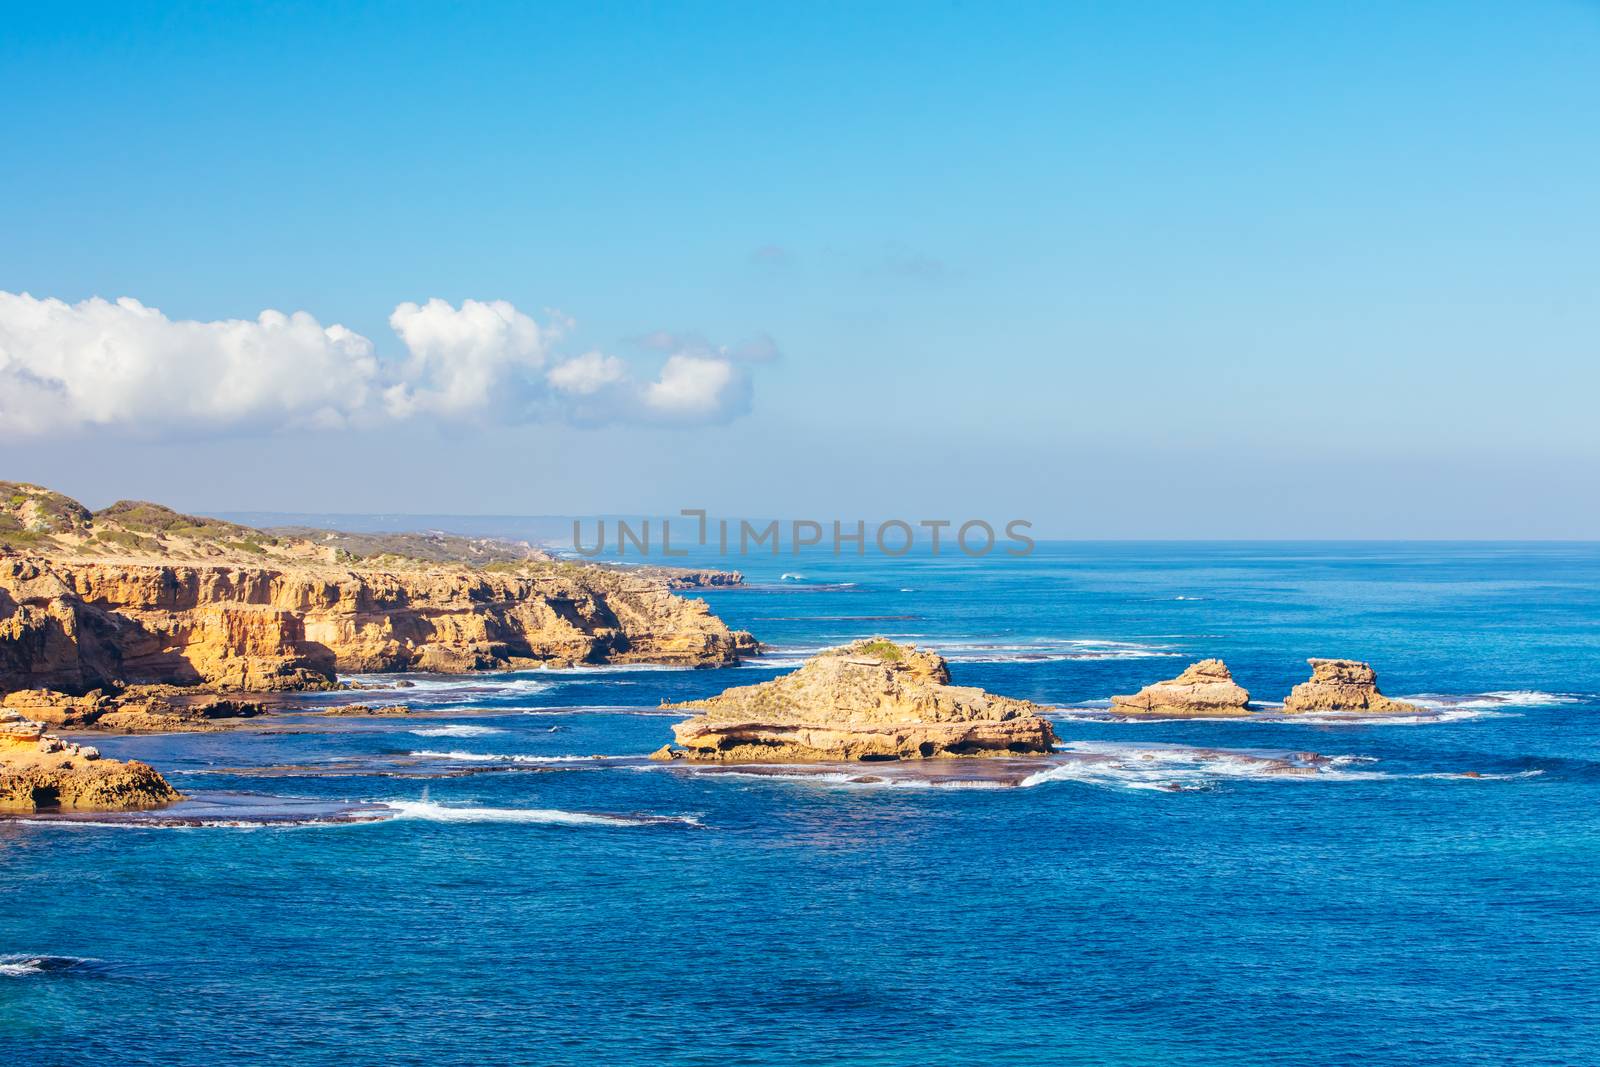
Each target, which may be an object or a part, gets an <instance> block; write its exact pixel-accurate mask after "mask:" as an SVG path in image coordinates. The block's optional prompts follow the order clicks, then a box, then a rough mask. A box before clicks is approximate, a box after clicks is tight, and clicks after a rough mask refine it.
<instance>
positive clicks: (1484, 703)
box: [1399, 689, 1581, 711]
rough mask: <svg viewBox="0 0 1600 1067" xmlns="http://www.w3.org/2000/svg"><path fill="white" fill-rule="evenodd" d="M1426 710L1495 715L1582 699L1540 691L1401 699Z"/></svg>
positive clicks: (1421, 695)
mask: <svg viewBox="0 0 1600 1067" xmlns="http://www.w3.org/2000/svg"><path fill="white" fill-rule="evenodd" d="M1399 699H1401V700H1407V701H1410V702H1411V703H1413V704H1421V705H1422V706H1423V707H1425V708H1447V709H1455V708H1461V709H1467V710H1482V711H1494V710H1496V709H1498V708H1548V707H1554V706H1556V705H1560V704H1578V703H1581V698H1579V697H1576V696H1569V695H1566V694H1563V693H1546V692H1544V691H1542V690H1539V689H1499V690H1495V691H1493V692H1489V693H1469V694H1467V695H1465V696H1450V695H1446V694H1440V693H1420V694H1418V695H1417V696H1409V697H1400V698H1399Z"/></svg>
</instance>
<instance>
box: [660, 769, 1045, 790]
mask: <svg viewBox="0 0 1600 1067" xmlns="http://www.w3.org/2000/svg"><path fill="white" fill-rule="evenodd" d="M640 769H641V770H653V769H654V768H640ZM698 773H701V774H703V775H704V776H705V777H708V778H742V779H746V780H752V781H760V782H802V783H804V784H806V785H825V786H833V787H836V788H845V789H1010V788H1013V785H1012V783H1010V782H1003V781H996V780H994V779H981V778H922V777H915V776H902V775H895V774H894V773H893V772H887V773H879V772H877V771H867V770H861V771H805V770H799V769H791V770H783V771H753V770H751V771H726V770H705V771H701V772H698Z"/></svg>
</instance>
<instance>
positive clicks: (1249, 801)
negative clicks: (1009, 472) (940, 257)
mask: <svg viewBox="0 0 1600 1067" xmlns="http://www.w3.org/2000/svg"><path fill="white" fill-rule="evenodd" d="M737 562H738V564H739V565H740V566H742V567H743V568H744V569H745V570H746V571H747V572H748V573H750V574H751V575H752V578H753V579H754V580H755V581H756V582H757V585H756V586H755V587H753V588H750V589H745V590H731V591H726V592H716V593H712V594H709V595H708V596H707V599H708V600H710V601H711V602H712V605H713V607H714V608H715V609H716V610H717V611H718V612H719V613H721V614H722V615H723V617H725V618H726V619H727V620H728V621H729V622H730V623H731V624H733V625H736V626H741V627H745V628H748V629H750V630H752V631H754V632H755V633H756V634H757V635H758V636H760V637H761V638H762V639H763V640H765V641H767V642H769V643H770V644H772V645H774V646H776V647H777V648H778V650H779V651H778V652H777V653H776V654H775V657H774V658H775V660H776V663H775V665H767V666H752V667H743V668H737V669H733V670H724V671H707V672H687V671H659V670H652V671H628V672H603V673H593V674H575V673H526V674H518V675H513V676H508V677H506V676H502V677H494V678H477V679H467V680H462V679H455V680H450V681H447V682H445V683H444V684H443V685H440V684H439V683H438V680H430V679H423V680H422V681H423V682H424V683H425V684H423V685H421V686H419V687H417V688H415V689H410V690H403V691H401V693H400V695H401V696H403V697H404V698H405V699H407V700H409V701H412V702H415V703H417V704H419V705H422V706H426V707H429V708H431V709H432V710H433V712H435V713H436V715H435V716H431V717H428V718H419V717H408V718H404V719H370V720H368V719H326V718H324V719H316V718H301V719H297V720H291V721H289V722H287V723H284V722H282V721H279V720H274V721H273V722H271V723H269V724H267V725H264V726H262V727H261V728H260V729H258V730H253V731H248V732H241V733H230V734H208V735H181V736H170V737H143V738H110V739H96V741H95V743H97V744H100V746H101V747H102V749H103V750H105V751H106V752H107V753H108V754H110V755H115V756H137V757H139V758H143V759H147V760H149V761H151V762H152V763H155V764H156V765H157V766H159V767H162V768H163V769H167V770H169V771H171V772H172V777H173V778H174V780H175V781H176V782H177V784H178V785H179V786H180V788H182V789H184V790H185V791H186V792H189V793H191V794H195V795H197V796H201V797H219V795H222V796H220V798H219V799H223V800H228V799H229V798H228V797H227V796H226V795H227V794H239V793H246V794H256V795H258V796H257V799H254V800H249V801H241V800H239V798H237V797H236V796H235V797H233V798H232V800H231V801H230V802H232V803H248V804H252V805H256V806H259V807H261V808H262V809H263V810H264V811H269V812H271V811H276V812H278V813H280V814H281V813H282V811H283V810H284V808H285V806H286V802H285V801H284V800H283V799H281V798H307V799H310V800H313V801H318V802H335V801H336V802H339V803H338V804H335V803H325V804H323V805H322V806H321V807H313V808H308V809H307V810H308V811H311V812H313V813H315V812H322V811H333V810H337V809H338V808H339V806H340V805H341V804H342V803H343V802H345V801H353V802H359V801H367V802H399V803H400V804H401V805H402V806H401V807H399V808H389V809H382V811H381V814H383V815H385V816H390V815H394V814H395V813H396V812H398V813H400V817H386V818H383V819H382V820H379V821H373V822H365V823H360V824H338V823H328V822H319V821H317V820H315V819H312V820H310V821H309V822H308V824H306V825H298V826H292V827H287V828H286V827H283V826H269V827H265V828H247V827H232V826H201V827H191V828H181V829H174V828H130V827H127V826H119V825H114V824H113V825H104V826H70V827H69V826H61V825H41V824H38V823H16V822H13V823H9V824H5V825H0V956H6V959H5V960H4V961H0V1038H3V1040H0V1047H3V1048H4V1049H5V1050H6V1051H7V1052H8V1053H10V1055H11V1058H12V1059H13V1060H15V1061H17V1062H20V1063H23V1064H38V1065H41V1067H48V1065H58V1064H59V1065H66V1064H79V1063H85V1064H86V1063H95V1064H100V1065H104V1064H106V1063H116V1064H141V1063H161V1064H168V1065H179V1064H195V1065H208V1067H209V1065H214V1064H218V1063H228V1062H238V1061H242V1060H245V1059H251V1060H252V1061H259V1062H270V1063H274V1064H291V1065H299V1064H335V1063H337V1064H341V1065H348V1064H366V1063H394V1064H463V1065H466V1064H472V1065H479V1064H502V1063H504V1064H510V1063H518V1064H523V1063H526V1064H580V1063H582V1064H588V1063H631V1062H650V1063H656V1064H663V1065H668V1064H708V1065H709V1064H716V1065H736V1064H794V1063H819V1064H820V1063H849V1064H886V1065H887V1064H896V1065H898V1064H971V1063H995V1064H1036V1063H1039V1064H1044V1063H1047V1064H1086V1065H1087V1064H1094V1065H1135V1064H1137V1065H1146V1064H1163V1065H1166V1064H1170V1065H1200V1064H1208V1065H1210V1064H1268V1063H1271V1064H1282V1065H1291V1067H1293V1065H1302V1064H1305V1065H1309V1064H1346V1063H1348V1064H1364V1065H1369V1064H1411V1063H1422V1062H1428V1063H1436V1064H1503V1063H1508V1062H1516V1063H1521V1064H1587V1063H1596V1062H1600V546H1595V545H1512V544H1503V545H1481V544H1474V545H1438V544H1398V545H1350V544H1294V545H1289V544H1272V545H1266V544H1238V545H1172V544H1145V545H1138V544H1133V545H1130V544H1122V545H1082V544H1068V545H1042V546H1041V547H1040V549H1039V551H1038V552H1037V553H1036V554H1035V555H1033V556H1032V557H1029V558H1027V559H1022V560H1013V559H1003V558H996V559H990V560H985V561H975V560H970V559H967V558H965V557H962V556H960V555H955V556H949V555H946V556H943V557H940V558H938V559H931V558H927V557H921V558H906V559H900V560H886V559H883V558H881V557H879V558H873V557H869V558H866V559H857V558H854V557H846V558H843V559H837V560H835V559H833V558H831V557H825V556H810V557H807V558H805V559H803V560H802V561H800V562H798V563H797V562H796V561H795V560H793V559H791V558H788V557H782V558H779V559H771V558H760V559H744V560H739V561H737ZM784 571H789V572H799V573H803V574H804V575H805V576H806V580H805V581H789V582H783V581H779V580H778V576H779V575H780V574H781V573H783V572H784ZM841 583H854V584H853V585H848V586H842V587H841ZM877 633H882V634H889V635H897V636H898V635H906V636H911V638H912V639H913V640H916V641H918V642H919V643H922V644H925V645H927V646H930V647H933V648H937V649H941V650H947V651H948V652H950V654H951V655H952V658H953V667H952V669H953V672H954V674H955V675H956V680H957V681H959V682H962V683H970V684H975V685H981V686H984V687H985V688H988V689H992V690H995V691H998V692H1002V693H1006V694H1010V695H1015V696H1022V697H1028V698H1031V699H1034V700H1039V701H1044V702H1049V703H1053V704H1060V705H1062V706H1063V707H1064V709H1075V710H1063V711H1062V713H1061V719H1062V722H1061V725H1060V726H1059V728H1058V732H1059V733H1060V734H1061V735H1062V737H1063V738H1064V739H1065V740H1067V741H1068V742H1070V743H1072V744H1073V745H1075V746H1077V747H1078V749H1079V750H1080V751H1091V752H1095V753H1098V754H1100V755H1108V756H1110V757H1111V761H1110V762H1109V763H1100V764H1096V765H1095V767H1096V769H1093V770H1091V771H1088V772H1086V773H1083V774H1080V775H1073V774H1066V775H1060V776H1054V777H1048V778H1044V779H1041V780H1030V784H1028V785H1026V786H1010V787H1003V788H987V789H978V788H953V787H946V786H936V787H932V788H908V787H906V786H908V785H915V784H917V783H916V782H915V781H904V780H898V779H891V780H889V781H887V782H884V783H881V784H872V783H867V784H860V783H849V782H844V781H839V780H836V779H829V778H813V779H809V780H807V779H803V778H797V779H789V778H761V777H752V776H733V777H730V776H726V775H717V774H713V773H704V772H697V771H695V770H693V769H687V768H683V767H682V766H680V765H673V766H667V767H663V766H660V765H652V764H645V763H643V762H642V761H640V760H638V759H637V758H634V757H638V756H641V755H643V754H644V753H647V752H649V751H650V750H652V749H654V748H656V747H658V746H659V745H661V744H662V743H664V742H665V741H667V740H668V739H669V737H670V731H669V727H670V724H671V722H672V721H673V718H672V717H671V716H663V715H661V714H659V713H657V712H655V711H654V710H653V709H654V708H655V706H656V705H657V704H658V703H659V702H660V701H661V700H662V699H681V698H685V697H690V696H696V695H703V694H709V693H714V692H717V691H720V690H721V689H722V688H723V687H725V686H727V685H730V684H744V683H748V682H754V681H759V680H761V679H764V678H766V677H770V676H772V675H773V674H775V673H777V672H778V671H779V670H781V669H783V666H782V665H783V664H784V663H786V662H793V661H794V660H795V658H796V657H798V656H799V655H802V654H804V652H805V650H808V649H815V648H818V647H822V646H825V645H828V644H833V643H838V642H842V641H845V640H848V639H851V638H854V637H858V636H865V635H871V634H877ZM1203 655H1218V656H1222V657H1223V658H1225V659H1226V660H1227V661H1228V663H1229V664H1230V665H1231V666H1232V668H1233V670H1234V673H1235V675H1236V677H1237V678H1238V679H1239V680H1240V682H1241V683H1242V684H1244V685H1245V686H1246V687H1247V688H1249V689H1250V690H1251V692H1252V694H1253V695H1254V696H1255V697H1257V698H1258V699H1261V700H1263V701H1276V700H1279V699H1281V698H1282V696H1283V694H1284V693H1286V692H1287V691H1288V688H1289V687H1290V686H1291V685H1292V684H1294V683H1295V682H1297V681H1300V680H1302V679H1303V678H1304V677H1305V675H1306V673H1307V668H1306V666H1305V663H1304V660H1305V658H1306V657H1307V656H1314V655H1319V656H1340V655H1343V656H1353V657H1358V658H1362V659H1367V660H1370V661H1371V662H1373V664H1374V665H1375V666H1376V667H1377V668H1378V671H1379V681H1380V684H1381V685H1382V687H1383V689H1384V691H1385V692H1387V693H1388V694H1390V695H1392V696H1411V695H1425V697H1426V699H1427V700H1428V701H1429V706H1430V707H1431V708H1434V709H1438V714H1437V715H1434V716H1431V717H1427V718H1424V719H1423V720H1421V721H1414V720H1405V719H1402V720H1398V721H1394V722H1386V723H1377V724H1348V723H1343V724H1340V723H1327V722H1322V723H1312V722H1282V721H1273V720H1272V716H1271V715H1270V713H1269V714H1267V715H1265V716H1264V717H1263V720H1262V721H1246V722H1176V723H1125V722H1111V721H1103V720H1101V719H1099V718H1098V717H1099V715H1100V712H1099V710H1098V709H1099V708H1100V707H1101V705H1100V704H1098V703H1097V702H1099V701H1103V699H1104V698H1105V697H1107V696H1109V695H1110V694H1112V693H1115V692H1131V691H1133V690H1134V689H1136V688H1137V687H1139V686H1140V685H1143V684H1146V683H1148V682H1150V681H1154V680H1156V679H1158V678H1162V677H1169V676H1171V675H1172V674H1174V673H1176V672H1177V671H1178V670H1179V669H1181V668H1182V667H1183V666H1184V664H1185V663H1187V662H1188V661H1189V659H1192V658H1198V657H1200V656H1203ZM430 682H431V683H433V684H431V685H430V684H427V683H430ZM392 695H393V694H391V695H390V696H392ZM385 699H388V697H385ZM530 712H531V713H530ZM441 728H443V729H445V730H447V731H448V733H443V734H441V733H438V731H439V730H440V729H441ZM463 728H469V729H463ZM416 731H425V732H424V733H420V734H419V733H417V732H416ZM489 731H492V732H489ZM1161 745H1171V746H1184V747H1182V748H1159V747H1152V746H1161ZM1219 750H1220V751H1219ZM1284 751H1294V752H1314V753H1317V754H1319V755H1321V756H1328V757H1348V758H1346V759H1341V760H1338V761H1337V762H1333V763H1325V764H1321V767H1322V770H1321V771H1319V772H1318V773H1315V774H1311V775H1306V776H1301V777H1293V778H1285V777H1279V776H1275V775H1272V774H1263V773H1259V767H1260V766H1261V765H1260V764H1259V763H1257V762H1255V760H1257V759H1259V758H1260V757H1261V756H1262V755H1263V754H1272V753H1281V752H1284ZM418 753H423V755H418ZM590 755H604V756H612V757H626V758H619V759H613V760H590V759H580V760H572V761H568V762H539V761H537V760H530V759H529V757H560V756H574V757H587V756H590ZM1142 755H1143V756H1148V757H1150V758H1141V756H1142ZM472 756H477V757H480V758H479V759H476V760H474V759H472V758H470V757H472ZM509 757H523V759H522V760H521V761H515V760H511V759H510V758H509ZM969 762H970V761H969ZM468 769H476V770H478V771H481V772H482V773H474V774H470V775H466V776H454V777H440V776H438V775H441V774H454V773H457V772H461V771H465V770H468ZM1467 773H1471V774H1476V775H1479V776H1480V777H1465V776H1464V775H1465V774H1467ZM1015 780H1016V779H1012V781H1015ZM897 782H898V784H897ZM923 784H926V783H923ZM991 784H993V783H991ZM262 796H264V797H265V798H266V799H261V797H262ZM249 815H250V809H248V808H245V809H240V814H237V815H236V816H235V817H234V821H239V820H241V819H242V820H243V821H246V822H248V821H250V820H249ZM575 815H576V816H602V817H604V818H600V819H590V820H581V819H580V820H579V821H572V820H573V818H574V816H575ZM7 954H10V955H7ZM38 956H44V957H51V959H47V960H45V961H44V962H43V963H40V964H37V965H34V964H30V963H29V962H28V960H29V959H31V958H33V957H38Z"/></svg>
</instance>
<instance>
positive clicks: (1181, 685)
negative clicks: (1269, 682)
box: [1111, 659, 1250, 719]
mask: <svg viewBox="0 0 1600 1067" xmlns="http://www.w3.org/2000/svg"><path fill="white" fill-rule="evenodd" d="M1249 703H1250V694H1249V693H1247V692H1245V690H1244V688H1243V687H1242V686H1240V685H1239V684H1238V683H1237V682H1235V681H1234V680H1233V675H1232V674H1230V673H1228V665H1227V664H1225V663H1223V662H1222V661H1221V660H1220V659H1203V660H1201V661H1200V662H1198V663H1192V664H1190V665H1189V666H1188V668H1186V669H1185V670H1184V672H1183V673H1182V674H1180V675H1178V676H1177V677H1176V678H1172V679H1169V680H1168V681H1165V682H1157V683H1155V684H1154V685H1147V686H1145V687H1144V688H1143V689H1141V690H1139V691H1138V692H1137V693H1134V694H1133V695H1132V696H1114V697H1112V698H1111V710H1112V711H1114V712H1115V713H1117V714H1118V715H1134V716H1140V715H1143V716H1149V717H1151V718H1168V719H1198V718H1216V717H1219V716H1228V715H1248V714H1250V708H1249Z"/></svg>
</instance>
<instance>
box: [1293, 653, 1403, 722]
mask: <svg viewBox="0 0 1600 1067" xmlns="http://www.w3.org/2000/svg"><path fill="white" fill-rule="evenodd" d="M1306 662H1307V663H1309V664H1311V678H1310V680H1309V681H1304V682H1301V683H1300V684H1299V685H1297V686H1295V687H1294V690H1293V691H1292V692H1290V694H1289V695H1288V696H1287V697H1285V698H1284V700H1283V710H1284V711H1285V712H1286V713H1288V714H1291V715H1298V714H1304V713H1305V712H1311V711H1353V712H1361V713H1364V714H1371V715H1386V714H1402V715H1414V714H1416V713H1418V712H1420V711H1421V710H1422V709H1421V708H1419V707H1417V705H1415V704H1407V703H1406V702H1405V701H1403V700H1390V699H1389V698H1388V697H1386V696H1384V695H1383V694H1382V693H1380V692H1378V676H1377V673H1376V672H1375V671H1373V669H1372V668H1371V667H1369V666H1368V665H1367V664H1365V663H1362V662H1360V661H1358V660H1353V659H1311V660H1307V661H1306Z"/></svg>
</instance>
